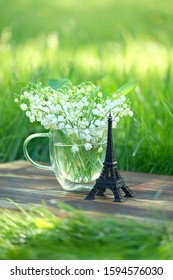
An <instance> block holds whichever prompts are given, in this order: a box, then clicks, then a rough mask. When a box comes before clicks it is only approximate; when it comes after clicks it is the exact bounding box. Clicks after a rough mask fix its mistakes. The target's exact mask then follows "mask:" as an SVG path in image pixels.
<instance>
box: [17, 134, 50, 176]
mask: <svg viewBox="0 0 173 280" xmlns="http://www.w3.org/2000/svg"><path fill="white" fill-rule="evenodd" d="M37 137H48V138H49V133H35V134H32V135H30V136H28V137H27V138H26V139H25V141H24V144H23V152H24V155H25V157H26V159H27V160H28V161H29V162H30V163H31V164H32V165H34V166H35V167H37V168H39V169H43V170H48V171H50V170H51V171H52V170H53V169H52V166H46V165H42V164H39V163H36V162H35V161H33V160H32V158H31V157H30V156H29V154H28V150H27V146H28V143H29V142H30V141H31V140H32V139H34V138H37Z"/></svg>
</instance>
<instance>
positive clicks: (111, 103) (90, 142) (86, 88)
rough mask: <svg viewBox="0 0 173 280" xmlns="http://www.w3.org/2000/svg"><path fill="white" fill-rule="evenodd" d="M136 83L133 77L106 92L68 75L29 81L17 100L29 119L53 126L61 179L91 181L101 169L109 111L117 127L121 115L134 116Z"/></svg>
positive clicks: (53, 138) (54, 153) (54, 152)
mask: <svg viewBox="0 0 173 280" xmlns="http://www.w3.org/2000/svg"><path fill="white" fill-rule="evenodd" d="M136 85H137V82H136V81H133V82H131V83H128V84H125V85H124V86H123V87H121V88H120V89H119V90H117V91H116V92H115V93H113V94H111V95H109V96H105V94H104V93H103V92H102V91H101V90H100V88H99V87H97V86H96V85H94V84H93V83H91V82H85V83H81V84H79V85H73V84H72V83H71V82H70V81H69V80H66V79H61V80H51V81H50V84H49V85H48V86H43V85H42V83H38V84H33V83H29V84H27V85H26V86H24V87H23V88H22V90H21V94H20V95H17V94H16V95H15V99H14V101H15V102H16V103H20V108H21V109H22V110H23V111H25V114H26V116H27V117H28V118H29V120H30V122H35V121H38V122H40V123H41V125H43V126H44V127H45V128H46V129H48V130H50V133H51V135H52V142H53V148H52V150H53V152H52V154H53V155H52V156H51V158H53V159H55V158H57V160H56V162H54V163H52V164H54V166H56V172H55V173H59V174H60V175H58V179H59V180H61V178H62V177H63V178H64V177H66V178H67V179H68V180H69V181H75V182H78V183H80V182H89V181H92V180H93V179H95V177H96V175H94V174H96V173H97V175H98V172H99V171H100V170H101V166H102V163H101V160H102V159H103V152H104V151H105V147H106V137H107V135H106V130H107V118H108V114H109V112H111V115H112V118H113V124H114V127H116V125H117V123H118V122H119V120H120V118H122V117H124V116H133V112H132V111H131V109H130V102H129V100H128V99H127V98H126V95H127V94H128V93H129V92H131V91H133V90H134V89H135V87H136ZM89 151H92V153H89ZM57 170H58V171H57ZM96 171H97V172H96Z"/></svg>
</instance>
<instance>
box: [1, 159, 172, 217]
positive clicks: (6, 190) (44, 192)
mask: <svg viewBox="0 0 173 280" xmlns="http://www.w3.org/2000/svg"><path fill="white" fill-rule="evenodd" d="M121 175H122V176H123V177H124V179H125V181H126V183H127V185H128V186H129V187H130V188H131V190H132V191H133V192H134V193H135V198H126V199H125V200H124V202H122V203H117V202H113V196H112V194H111V193H110V192H107V193H106V196H105V197H104V198H100V197H96V199H95V200H92V201H87V200H84V197H85V196H86V194H87V193H82V192H66V191H64V190H63V189H62V188H61V186H60V185H59V183H58V181H57V180H56V178H55V176H54V174H53V173H52V172H48V171H42V170H39V169H36V168H34V167H33V166H31V165H30V164H29V163H28V162H26V161H15V162H10V163H4V164H0V208H7V209H16V208H17V205H16V204H15V203H17V204H18V205H20V206H22V207H23V208H25V209H29V208H30V207H32V206H33V205H34V206H38V207H40V205H42V204H43V203H45V204H46V205H47V206H48V207H50V209H51V210H52V211H53V212H55V213H56V214H57V215H58V213H59V209H58V206H57V204H58V203H59V202H63V203H66V204H68V205H70V206H73V207H74V208H76V209H80V210H83V211H87V212H88V213H91V214H92V213H94V214H96V215H97V214H101V215H102V214H103V213H105V214H108V215H111V216H112V215H115V216H118V217H121V216H123V217H124V216H126V217H131V218H135V219H148V220H150V219H151V221H152V220H153V219H154V220H157V221H163V220H168V221H169V222H171V221H173V176H161V175H151V174H145V173H135V172H121Z"/></svg>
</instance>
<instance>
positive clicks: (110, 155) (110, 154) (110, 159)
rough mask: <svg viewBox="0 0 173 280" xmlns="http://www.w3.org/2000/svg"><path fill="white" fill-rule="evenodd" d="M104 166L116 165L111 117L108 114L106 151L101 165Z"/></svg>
mask: <svg viewBox="0 0 173 280" xmlns="http://www.w3.org/2000/svg"><path fill="white" fill-rule="evenodd" d="M103 164H104V165H109V164H111V165H112V164H116V161H115V154H114V147H113V137H112V116H111V113H109V117H108V135H107V149H106V157H105V161H104V163H103Z"/></svg>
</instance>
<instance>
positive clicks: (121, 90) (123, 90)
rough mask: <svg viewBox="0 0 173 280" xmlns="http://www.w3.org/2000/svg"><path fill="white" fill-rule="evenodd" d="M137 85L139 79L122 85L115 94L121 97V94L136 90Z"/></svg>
mask: <svg viewBox="0 0 173 280" xmlns="http://www.w3.org/2000/svg"><path fill="white" fill-rule="evenodd" d="M137 85H138V81H132V82H129V83H127V84H125V85H123V86H122V87H120V88H119V89H118V90H117V91H116V92H115V93H114V94H115V95H116V98H120V97H121V96H123V95H127V94H129V93H130V92H132V91H134V90H135V88H136V86H137Z"/></svg>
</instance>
